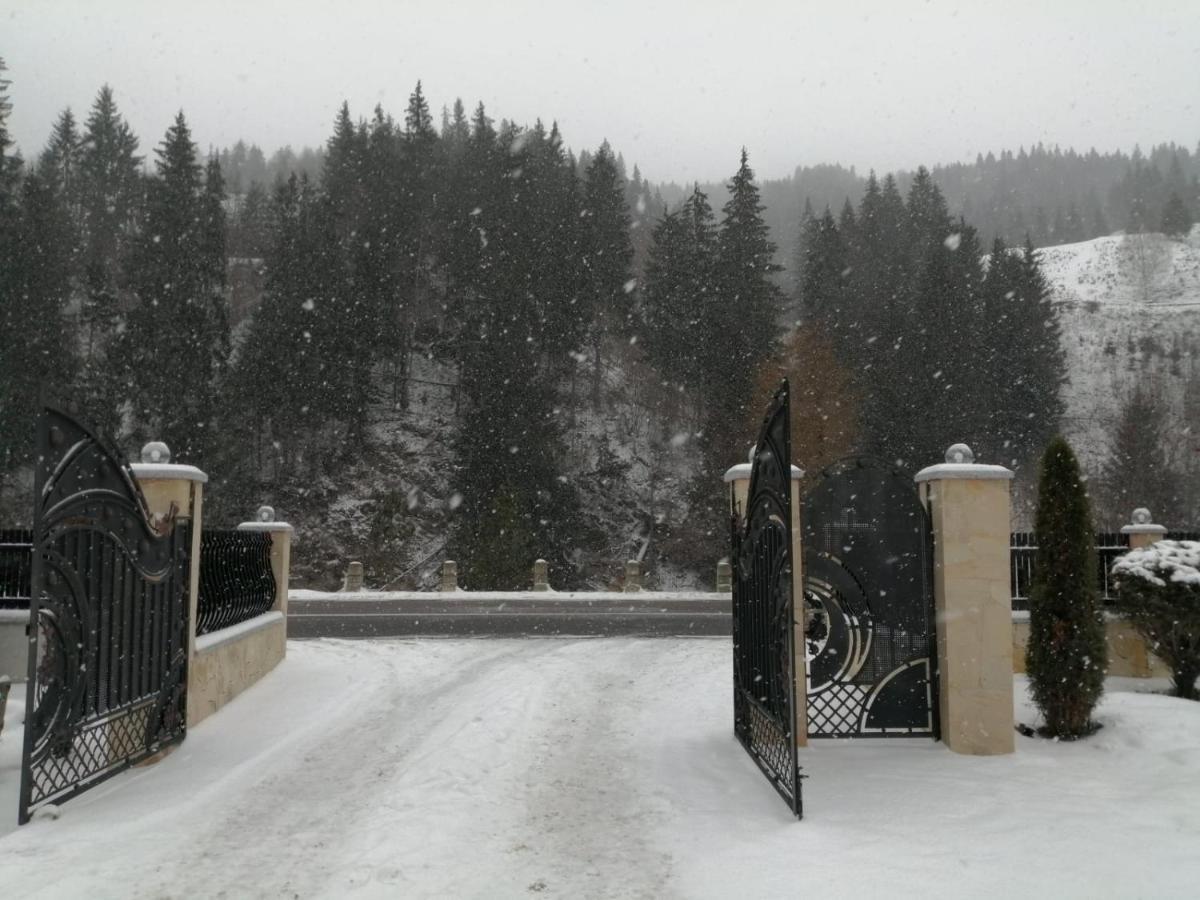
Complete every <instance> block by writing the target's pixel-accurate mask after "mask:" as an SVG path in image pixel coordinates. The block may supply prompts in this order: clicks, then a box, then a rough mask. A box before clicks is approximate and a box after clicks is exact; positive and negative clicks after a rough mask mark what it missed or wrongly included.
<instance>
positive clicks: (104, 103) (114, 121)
mask: <svg viewBox="0 0 1200 900" xmlns="http://www.w3.org/2000/svg"><path fill="white" fill-rule="evenodd" d="M137 149H138V140H137V138H136V137H134V135H133V132H132V131H131V130H130V128H129V126H128V124H126V122H125V120H124V119H123V118H122V117H121V115H120V113H119V112H118V111H117V104H116V100H115V99H114V98H113V91H112V88H111V87H109V86H108V85H105V86H104V87H102V88H101V89H100V93H99V94H98V95H97V97H96V101H95V103H93V104H92V110H91V113H90V114H89V115H88V120H87V123H86V125H85V127H84V135H83V153H82V158H81V160H80V194H81V202H82V205H83V230H84V245H85V251H84V259H85V264H86V265H87V266H88V267H89V268H90V269H91V270H92V271H93V272H94V273H95V275H96V277H98V278H99V279H100V281H101V282H102V284H103V288H104V290H106V291H115V289H116V285H117V282H118V280H119V272H120V266H121V261H122V257H123V255H124V253H125V251H126V249H127V248H128V245H129V242H130V240H131V237H132V223H133V215H134V205H135V203H136V202H137V199H138V193H139V175H138V167H139V166H140V165H141V161H142V158H141V157H140V156H138V155H137Z"/></svg>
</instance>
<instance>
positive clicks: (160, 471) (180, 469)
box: [129, 462, 208, 484]
mask: <svg viewBox="0 0 1200 900" xmlns="http://www.w3.org/2000/svg"><path fill="white" fill-rule="evenodd" d="M129 468H130V469H132V470H133V474H134V476H135V477H136V478H137V479H138V480H139V481H144V480H145V479H147V478H171V479H178V480H179V481H198V482H199V483H200V484H206V483H207V482H208V476H207V475H206V474H205V473H203V472H201V471H200V470H199V469H197V468H196V467H195V466H181V465H177V464H176V463H140V462H139V463H130V464H129Z"/></svg>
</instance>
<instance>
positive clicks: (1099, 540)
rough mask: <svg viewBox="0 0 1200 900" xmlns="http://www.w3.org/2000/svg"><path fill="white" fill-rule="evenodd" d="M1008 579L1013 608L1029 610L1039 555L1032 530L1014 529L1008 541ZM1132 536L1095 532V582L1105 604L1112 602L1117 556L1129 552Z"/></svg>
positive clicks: (1112, 532) (1035, 537)
mask: <svg viewBox="0 0 1200 900" xmlns="http://www.w3.org/2000/svg"><path fill="white" fill-rule="evenodd" d="M1009 547H1010V554H1009V575H1010V578H1009V581H1010V585H1011V588H1012V608H1013V609H1029V587H1030V585H1031V584H1032V583H1033V566H1034V560H1035V558H1036V557H1037V535H1036V534H1034V533H1033V532H1031V531H1014V532H1013V533H1012V536H1011V540H1010V542H1009ZM1128 550H1129V535H1127V534H1121V533H1120V532H1119V531H1109V532H1101V533H1099V534H1097V535H1096V569H1097V572H1096V575H1097V579H1096V583H1097V584H1098V585H1099V586H1100V593H1101V596H1102V597H1103V598H1104V602H1105V603H1111V602H1112V600H1113V594H1114V592H1115V590H1116V588H1115V587H1114V585H1113V581H1112V566H1113V563H1114V562H1116V560H1117V557H1119V556H1121V555H1122V554H1124V553H1126V552H1128Z"/></svg>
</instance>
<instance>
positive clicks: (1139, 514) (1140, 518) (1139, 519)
mask: <svg viewBox="0 0 1200 900" xmlns="http://www.w3.org/2000/svg"><path fill="white" fill-rule="evenodd" d="M1131 521H1132V522H1133V524H1134V525H1149V524H1151V523H1152V521H1153V519H1152V518H1151V516H1150V510H1148V509H1146V507H1144V506H1139V507H1138V508H1137V509H1135V510H1134V511H1133V516H1132V519H1131Z"/></svg>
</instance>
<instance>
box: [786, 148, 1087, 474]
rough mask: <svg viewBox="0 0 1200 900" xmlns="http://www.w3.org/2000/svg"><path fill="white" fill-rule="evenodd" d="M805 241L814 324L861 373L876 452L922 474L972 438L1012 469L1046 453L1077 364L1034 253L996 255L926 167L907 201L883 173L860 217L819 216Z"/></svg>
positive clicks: (865, 431) (867, 440)
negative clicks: (952, 209) (1069, 372)
mask: <svg viewBox="0 0 1200 900" xmlns="http://www.w3.org/2000/svg"><path fill="white" fill-rule="evenodd" d="M804 243H805V247H806V253H805V260H804V264H803V270H802V272H801V281H802V285H801V291H800V300H801V303H802V307H803V314H804V316H805V318H806V319H808V320H810V321H813V322H816V323H819V324H820V325H821V326H822V328H823V331H824V332H825V334H826V335H828V336H829V337H830V338H831V339H832V341H833V343H834V347H835V351H836V353H837V356H838V358H839V360H840V361H841V364H842V365H843V366H845V367H846V368H847V369H848V370H849V371H850V372H851V373H852V376H853V381H854V383H855V384H856V386H857V389H858V393H859V396H860V398H861V399H860V402H859V404H858V407H859V408H860V409H861V414H862V421H861V427H860V429H859V434H860V443H861V447H862V448H863V449H866V450H868V451H870V452H874V453H877V454H880V455H882V456H884V457H885V458H888V459H894V460H897V461H899V462H900V463H901V464H903V465H907V466H910V467H915V466H920V465H922V464H926V463H927V462H928V461H931V460H932V461H936V460H938V459H939V458H940V457H941V454H942V453H943V452H944V451H945V449H946V448H947V447H948V446H949V445H950V444H953V443H956V442H958V441H961V440H969V442H970V443H971V444H972V446H973V449H974V450H975V451H976V453H978V454H979V455H980V458H981V459H987V460H990V461H998V462H1003V463H1004V464H1006V465H1012V466H1020V465H1021V464H1022V463H1024V462H1025V461H1026V460H1027V459H1029V458H1030V457H1031V456H1032V455H1034V454H1036V453H1038V452H1039V451H1040V449H1041V447H1042V445H1043V443H1044V441H1045V440H1046V439H1047V438H1048V437H1049V436H1050V435H1051V434H1053V433H1054V430H1055V428H1056V427H1057V425H1058V420H1059V417H1060V415H1061V414H1062V401H1061V399H1060V396H1059V387H1060V386H1061V384H1062V382H1063V380H1064V377H1065V359H1064V354H1063V351H1062V348H1061V346H1060V343H1059V327H1058V319H1057V315H1056V312H1055V310H1054V308H1053V306H1052V305H1051V303H1050V300H1049V296H1048V294H1049V290H1048V286H1047V284H1046V282H1045V280H1044V278H1043V276H1042V274H1041V271H1040V268H1039V266H1038V262H1037V255H1036V253H1035V252H1034V249H1033V246H1032V244H1029V243H1026V245H1025V248H1024V250H1023V251H1022V252H1020V253H1015V252H1013V251H1011V250H1010V249H1009V248H1008V247H1007V246H1006V245H1005V244H1004V242H1003V241H1002V240H1000V239H999V238H997V239H996V240H995V242H994V243H993V245H992V248H991V253H990V254H988V255H986V256H985V254H984V252H983V249H982V248H981V247H980V244H979V238H978V234H977V232H976V230H975V228H974V227H972V226H971V225H969V224H967V223H966V222H965V221H963V220H962V219H960V220H959V221H957V222H955V221H953V220H952V219H951V217H950V214H949V212H948V211H947V205H946V201H945V198H944V197H943V196H942V193H941V191H940V190H939V189H938V187H937V186H936V185H935V184H934V183H933V179H932V177H931V176H930V174H929V172H928V171H926V170H925V169H923V168H922V169H920V170H918V172H917V175H916V177H915V178H914V179H913V182H912V185H911V186H910V188H909V191H908V196H907V200H905V199H904V198H902V197H901V194H900V191H899V189H898V187H897V185H896V181H895V179H893V178H892V177H891V176H888V177H886V178H885V179H884V181H883V184H882V185H881V184H880V183H879V182H878V181H877V180H876V179H875V177H874V175H872V176H871V177H870V178H869V179H868V182H867V189H866V192H865V194H864V196H863V199H862V202H861V203H860V204H859V206H858V209H857V210H855V209H854V208H853V207H851V206H850V204H849V203H848V202H847V203H846V204H845V206H844V207H843V209H842V212H841V215H840V218H839V219H836V220H835V218H834V216H833V213H832V212H831V211H830V210H829V209H828V207H827V208H826V209H825V211H824V214H823V215H821V216H820V217H816V216H809V217H807V221H806V224H805V240H804ZM968 436H969V438H968Z"/></svg>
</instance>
